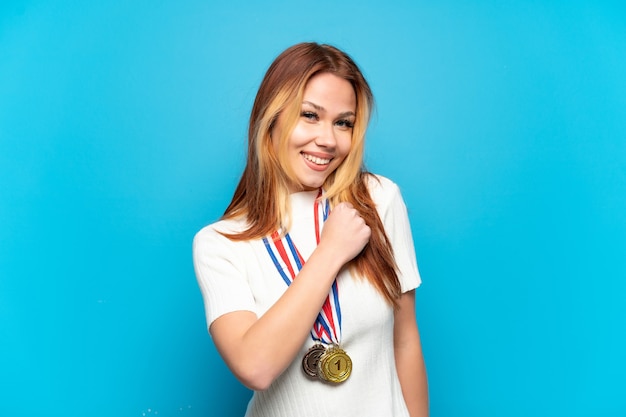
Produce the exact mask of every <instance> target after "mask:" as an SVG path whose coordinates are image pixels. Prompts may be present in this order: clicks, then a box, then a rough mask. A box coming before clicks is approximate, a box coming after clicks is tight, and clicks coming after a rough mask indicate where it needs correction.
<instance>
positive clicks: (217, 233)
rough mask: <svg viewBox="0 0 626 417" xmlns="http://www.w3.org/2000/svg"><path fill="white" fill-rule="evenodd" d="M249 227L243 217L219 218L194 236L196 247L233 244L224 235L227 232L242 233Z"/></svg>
mask: <svg viewBox="0 0 626 417" xmlns="http://www.w3.org/2000/svg"><path fill="white" fill-rule="evenodd" d="M246 227H247V222H246V221H245V220H243V219H241V220H240V219H228V220H219V221H217V222H215V223H212V224H209V225H208V226H205V227H203V228H202V229H200V231H198V233H196V235H195V236H194V238H193V246H194V249H196V248H199V247H202V248H207V247H209V248H210V247H212V246H223V245H227V246H228V245H232V244H233V243H234V242H233V241H232V240H230V239H228V238H227V237H226V236H224V233H226V234H234V233H240V232H242V231H243V230H245V229H246Z"/></svg>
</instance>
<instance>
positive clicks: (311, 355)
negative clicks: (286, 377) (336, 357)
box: [302, 343, 326, 378]
mask: <svg viewBox="0 0 626 417" xmlns="http://www.w3.org/2000/svg"><path fill="white" fill-rule="evenodd" d="M325 351H326V348H324V346H322V345H320V344H319V343H317V344H315V345H313V347H311V348H310V349H309V351H308V352H307V353H305V354H304V357H303V358H302V370H303V371H304V373H305V374H307V375H308V376H310V377H311V378H317V363H318V362H319V360H320V357H321V356H322V355H323V354H324V352H325Z"/></svg>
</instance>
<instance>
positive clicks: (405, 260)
mask: <svg viewBox="0 0 626 417" xmlns="http://www.w3.org/2000/svg"><path fill="white" fill-rule="evenodd" d="M376 178H377V179H378V181H376V180H375V179H372V180H370V192H371V195H372V198H373V199H374V202H375V203H376V206H377V208H378V212H379V215H380V218H381V221H382V222H383V225H384V227H385V232H386V233H387V237H389V240H390V241H391V247H392V248H393V253H394V257H395V261H396V264H397V266H398V279H399V280H400V286H401V288H402V292H407V291H410V290H413V289H415V288H417V287H419V285H420V284H421V282H422V280H421V277H420V274H419V270H418V268H417V260H416V258H415V247H414V245H413V236H412V234H411V225H410V223H409V216H408V213H407V209H406V205H405V204H404V200H403V199H402V195H401V193H400V189H399V188H398V186H397V185H396V184H395V183H394V182H392V181H391V180H389V179H387V178H385V177H381V176H376Z"/></svg>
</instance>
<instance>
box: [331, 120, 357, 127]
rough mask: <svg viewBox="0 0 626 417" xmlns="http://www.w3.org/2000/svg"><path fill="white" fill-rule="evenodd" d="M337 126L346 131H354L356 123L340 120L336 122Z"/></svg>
mask: <svg viewBox="0 0 626 417" xmlns="http://www.w3.org/2000/svg"><path fill="white" fill-rule="evenodd" d="M335 125H337V126H339V127H341V128H344V129H352V128H353V127H354V122H352V121H350V120H348V119H340V120H337V121H336V122H335Z"/></svg>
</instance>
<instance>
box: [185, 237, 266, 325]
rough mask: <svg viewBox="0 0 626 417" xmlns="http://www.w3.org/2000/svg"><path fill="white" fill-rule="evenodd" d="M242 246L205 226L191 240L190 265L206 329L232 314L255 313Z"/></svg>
mask: <svg viewBox="0 0 626 417" xmlns="http://www.w3.org/2000/svg"><path fill="white" fill-rule="evenodd" d="M240 245H242V242H233V241H231V240H230V239H228V238H226V237H225V236H223V235H222V234H220V233H219V232H218V231H217V230H216V229H215V228H214V227H213V226H207V227H205V228H204V229H202V230H200V232H198V233H197V234H196V236H195V237H194V240H193V264H194V269H195V272H196V279H197V280H198V285H199V286H200V290H201V292H202V297H203V299H204V309H205V313H206V320H207V327H210V326H211V323H213V321H214V320H215V319H217V318H218V317H220V316H222V315H224V314H226V313H230V312H233V311H239V310H247V311H253V312H254V311H255V302H254V297H253V295H252V292H251V290H250V286H249V285H248V281H247V276H246V268H245V263H244V262H243V259H242V258H243V254H242V253H241V251H240V250H239V251H238V249H239V248H238V246H240Z"/></svg>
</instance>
